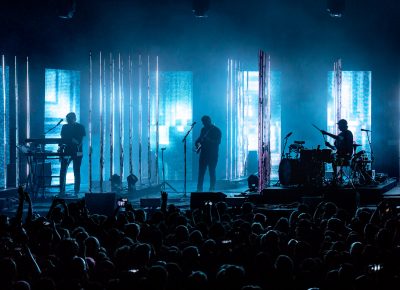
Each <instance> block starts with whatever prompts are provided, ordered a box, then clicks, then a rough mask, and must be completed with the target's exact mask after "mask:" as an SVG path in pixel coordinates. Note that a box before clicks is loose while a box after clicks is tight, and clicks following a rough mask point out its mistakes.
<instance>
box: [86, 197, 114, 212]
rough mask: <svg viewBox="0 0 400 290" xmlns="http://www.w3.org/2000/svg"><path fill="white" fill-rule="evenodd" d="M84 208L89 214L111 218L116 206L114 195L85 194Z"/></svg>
mask: <svg viewBox="0 0 400 290" xmlns="http://www.w3.org/2000/svg"><path fill="white" fill-rule="evenodd" d="M85 202H86V207H87V208H88V210H89V213H91V214H94V213H95V214H104V215H107V216H111V215H113V214H114V210H115V208H116V205H117V198H116V194H115V193H113V192H109V193H86V194H85Z"/></svg>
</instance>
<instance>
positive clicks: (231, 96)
mask: <svg viewBox="0 0 400 290" xmlns="http://www.w3.org/2000/svg"><path fill="white" fill-rule="evenodd" d="M233 69H234V66H233V60H231V94H230V96H229V99H230V100H229V111H230V116H229V136H230V138H229V155H230V161H231V162H230V166H229V179H230V180H231V179H232V177H233V109H234V108H233V94H234V92H233V75H234V70H233Z"/></svg>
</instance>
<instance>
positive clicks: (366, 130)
mask: <svg viewBox="0 0 400 290" xmlns="http://www.w3.org/2000/svg"><path fill="white" fill-rule="evenodd" d="M361 131H363V132H371V130H368V129H361Z"/></svg>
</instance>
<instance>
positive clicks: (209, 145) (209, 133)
mask: <svg viewBox="0 0 400 290" xmlns="http://www.w3.org/2000/svg"><path fill="white" fill-rule="evenodd" d="M201 121H202V123H203V128H202V129H201V133H200V136H199V138H197V140H196V142H195V146H196V152H197V153H199V152H200V157H199V175H198V179H197V191H199V192H200V191H203V181H204V175H205V173H206V170H207V167H208V171H209V174H210V191H214V190H215V183H216V173H215V169H216V167H217V163H218V149H219V144H220V143H221V130H220V129H219V128H218V127H216V126H215V125H213V124H212V122H211V118H210V117H209V116H203V117H202V118H201Z"/></svg>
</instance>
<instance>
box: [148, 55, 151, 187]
mask: <svg viewBox="0 0 400 290" xmlns="http://www.w3.org/2000/svg"><path fill="white" fill-rule="evenodd" d="M150 137H151V98H150V56H149V55H148V56H147V177H148V182H149V185H151V140H150Z"/></svg>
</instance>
